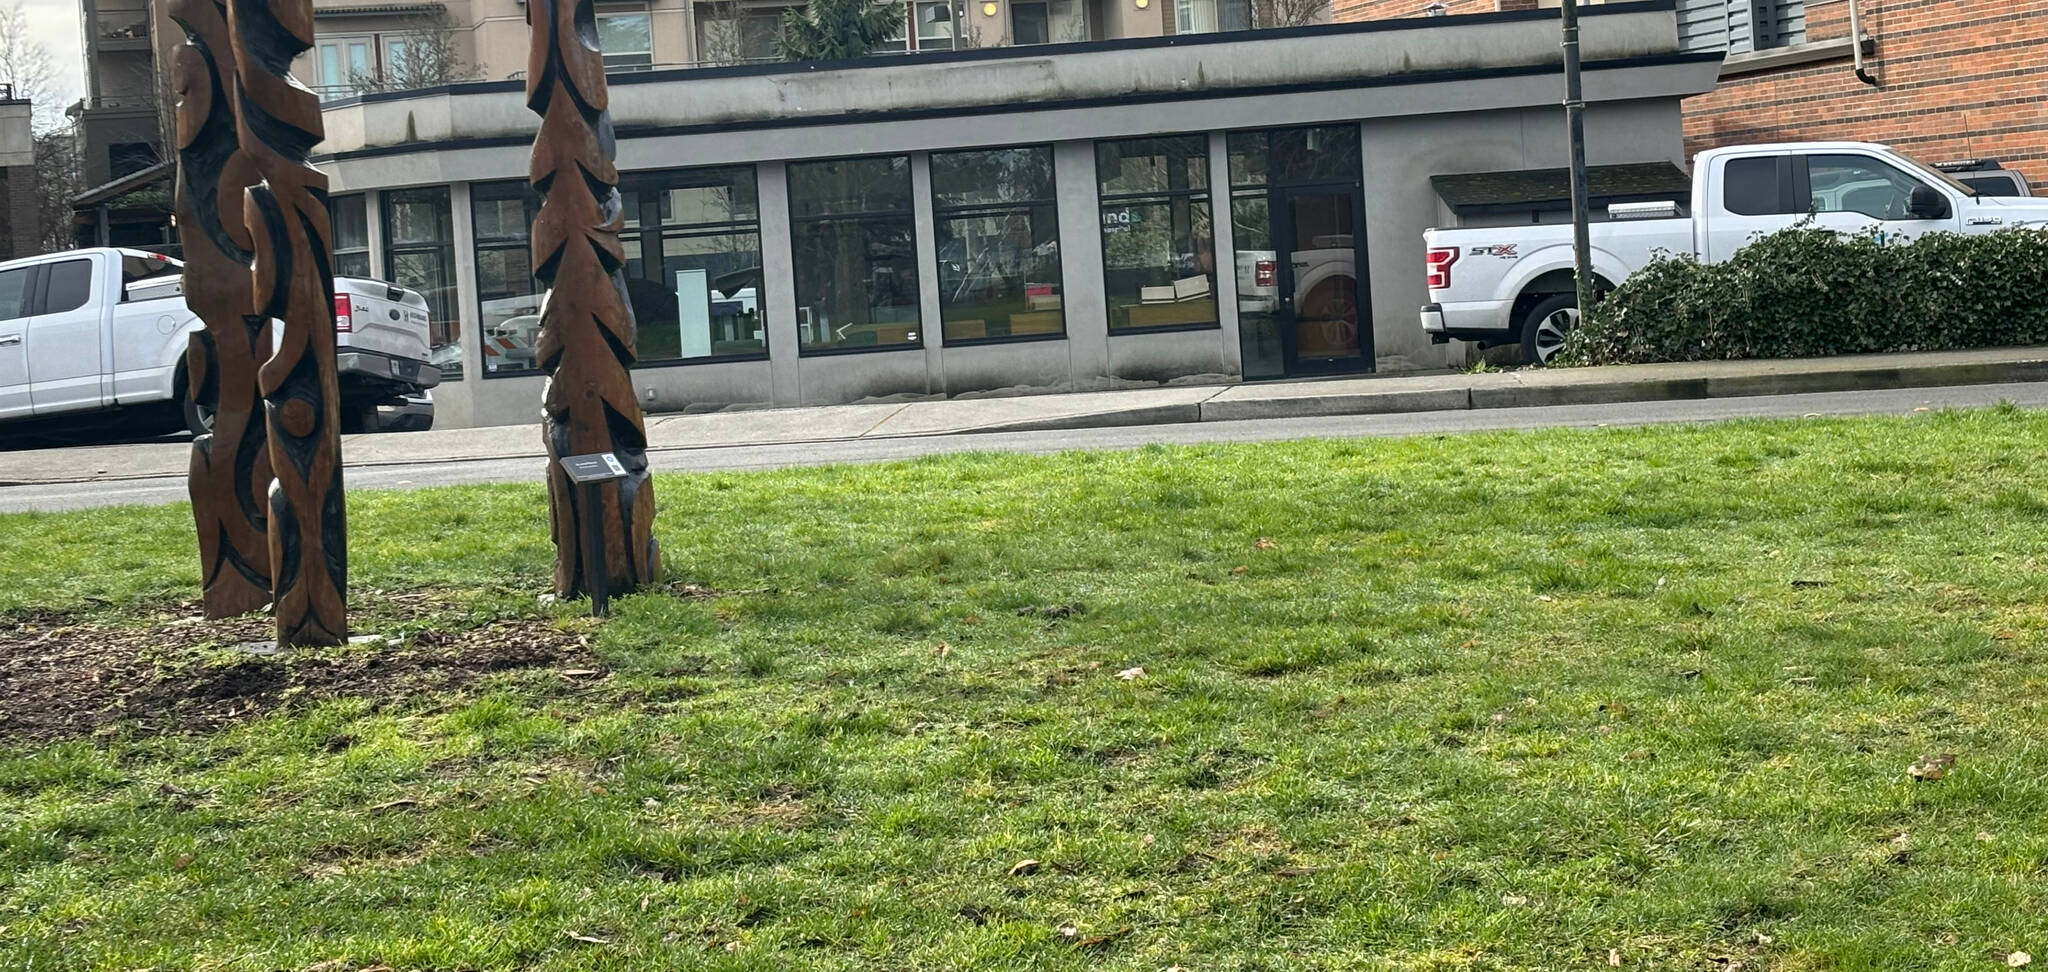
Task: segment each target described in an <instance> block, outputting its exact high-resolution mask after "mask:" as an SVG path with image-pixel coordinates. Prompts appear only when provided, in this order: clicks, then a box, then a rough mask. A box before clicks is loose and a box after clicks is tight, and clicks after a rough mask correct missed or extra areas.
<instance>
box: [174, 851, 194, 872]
mask: <svg viewBox="0 0 2048 972" xmlns="http://www.w3.org/2000/svg"><path fill="white" fill-rule="evenodd" d="M191 866H192V855H190V854H179V855H178V859H177V860H175V861H172V862H171V870H173V871H182V870H184V869H186V868H188V867H191Z"/></svg>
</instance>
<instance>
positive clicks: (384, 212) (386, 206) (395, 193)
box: [377, 185, 469, 381]
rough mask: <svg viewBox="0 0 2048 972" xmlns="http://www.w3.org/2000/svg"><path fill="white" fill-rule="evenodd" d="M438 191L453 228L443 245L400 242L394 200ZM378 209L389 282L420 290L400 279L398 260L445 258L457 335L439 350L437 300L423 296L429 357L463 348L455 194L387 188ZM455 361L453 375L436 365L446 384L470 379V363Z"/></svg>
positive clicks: (444, 189) (441, 189)
mask: <svg viewBox="0 0 2048 972" xmlns="http://www.w3.org/2000/svg"><path fill="white" fill-rule="evenodd" d="M435 192H438V193H440V196H441V200H442V203H443V205H444V206H445V207H446V208H445V211H446V212H447V214H448V225H449V228H450V232H449V233H448V234H447V238H446V239H443V240H440V241H439V242H431V241H429V242H400V241H399V240H398V239H397V236H396V234H394V233H392V232H391V211H392V209H393V208H394V205H393V201H394V200H396V199H399V198H401V197H404V196H406V195H409V194H415V193H435ZM377 210H378V212H377V218H378V225H379V226H380V227H381V228H382V229H383V231H384V280H385V282H387V283H390V284H393V285H395V286H399V287H404V288H405V289H407V290H415V289H416V288H414V287H413V286H412V285H411V284H408V283H405V282H402V281H400V280H399V279H398V271H397V259H398V258H399V257H401V256H414V255H419V254H429V253H438V254H440V256H441V268H442V272H443V274H444V277H445V279H446V284H445V286H444V287H443V288H442V289H444V290H447V291H449V294H448V296H447V298H446V300H447V307H446V309H447V311H448V324H449V325H450V327H451V330H450V332H449V333H450V334H451V335H452V336H453V340H451V341H449V342H447V343H444V344H442V345H439V346H438V347H437V346H436V345H435V344H434V336H433V332H432V330H431V328H432V327H433V324H432V321H433V311H434V298H433V296H432V295H431V294H427V293H424V292H422V293H420V297H422V298H423V299H425V300H426V302H427V319H428V325H427V326H428V327H429V328H430V330H429V331H428V333H427V354H428V355H430V356H431V355H432V354H433V353H434V352H435V351H437V350H439V349H440V348H443V347H447V346H448V345H449V344H453V345H455V346H457V347H458V348H460V347H461V345H462V342H463V334H462V311H461V308H459V307H458V306H457V296H458V295H457V293H455V292H454V291H456V289H457V288H456V283H455V234H454V232H453V228H454V225H455V194H454V192H453V191H452V190H451V189H450V188H449V187H448V186H446V185H438V186H406V187H404V188H402V189H386V190H384V191H383V192H380V193H378V194H377ZM455 362H456V364H455V370H454V371H453V372H452V373H451V372H450V371H449V370H448V369H446V368H440V366H439V365H436V366H435V367H436V368H440V371H441V380H442V381H461V380H463V379H464V378H467V377H468V376H469V367H468V364H467V363H466V362H465V361H464V359H463V356H462V355H461V354H459V353H458V354H457V356H456V359H455Z"/></svg>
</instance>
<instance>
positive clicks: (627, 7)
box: [591, 4, 654, 74]
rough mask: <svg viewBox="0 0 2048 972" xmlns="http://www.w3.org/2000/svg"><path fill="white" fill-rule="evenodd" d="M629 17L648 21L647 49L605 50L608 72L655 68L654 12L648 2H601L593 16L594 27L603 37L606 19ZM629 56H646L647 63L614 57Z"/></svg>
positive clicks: (605, 66) (606, 70) (606, 69)
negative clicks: (627, 61) (629, 61)
mask: <svg viewBox="0 0 2048 972" xmlns="http://www.w3.org/2000/svg"><path fill="white" fill-rule="evenodd" d="M629 17H637V18H639V19H641V20H644V21H646V22H647V49H646V50H645V51H618V50H607V51H605V52H604V55H603V56H604V70H605V73H606V74H611V73H614V72H634V71H652V70H654V13H653V11H652V10H651V9H650V8H649V7H648V6H647V5H646V4H616V5H614V4H600V5H598V6H597V7H596V9H595V11H594V13H593V16H592V18H591V19H592V20H593V21H595V23H594V24H593V25H592V27H593V28H594V29H595V30H596V31H597V32H598V36H599V37H602V36H604V21H607V20H619V19H625V18H629ZM628 57H630V58H639V57H645V58H646V59H647V62H646V63H645V64H642V63H639V62H638V61H634V62H632V63H621V62H619V61H615V60H614V58H628Z"/></svg>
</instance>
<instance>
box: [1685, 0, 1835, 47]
mask: <svg viewBox="0 0 2048 972" xmlns="http://www.w3.org/2000/svg"><path fill="white" fill-rule="evenodd" d="M1678 39H1679V44H1680V46H1682V47H1683V48H1684V49H1685V50H1688V51H1720V50H1725V51H1727V52H1728V53H1730V54H1748V53H1752V52H1755V51H1761V50H1769V49H1770V48H1773V47H1787V46H1790V45H1793V44H1804V43H1806V2H1805V0H1679V4H1678Z"/></svg>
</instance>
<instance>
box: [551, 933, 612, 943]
mask: <svg viewBox="0 0 2048 972" xmlns="http://www.w3.org/2000/svg"><path fill="white" fill-rule="evenodd" d="M562 934H564V935H567V936H569V938H570V940H571V941H578V942H582V943H583V944H585V945H610V944H611V943H612V940H611V939H609V938H599V937H597V936H596V935H585V934H583V933H582V932H563V933H562Z"/></svg>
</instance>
